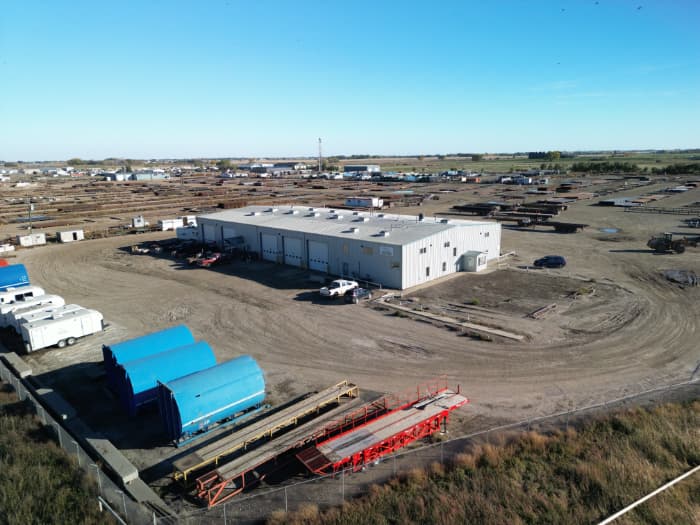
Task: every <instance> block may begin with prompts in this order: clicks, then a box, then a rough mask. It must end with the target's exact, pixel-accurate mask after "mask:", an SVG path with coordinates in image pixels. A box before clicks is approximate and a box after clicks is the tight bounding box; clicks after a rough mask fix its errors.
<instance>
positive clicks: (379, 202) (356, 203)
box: [345, 197, 384, 208]
mask: <svg viewBox="0 0 700 525" xmlns="http://www.w3.org/2000/svg"><path fill="white" fill-rule="evenodd" d="M345 205H346V206H351V207H353V208H381V207H382V206H384V199H380V198H379V197H348V198H347V199H345Z"/></svg>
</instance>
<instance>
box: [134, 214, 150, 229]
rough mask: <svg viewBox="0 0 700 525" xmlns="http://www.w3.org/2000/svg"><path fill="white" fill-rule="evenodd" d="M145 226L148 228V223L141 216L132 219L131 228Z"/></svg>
mask: <svg viewBox="0 0 700 525" xmlns="http://www.w3.org/2000/svg"><path fill="white" fill-rule="evenodd" d="M146 226H148V221H146V219H144V218H143V215H137V216H136V217H132V219H131V227H132V228H145V227H146Z"/></svg>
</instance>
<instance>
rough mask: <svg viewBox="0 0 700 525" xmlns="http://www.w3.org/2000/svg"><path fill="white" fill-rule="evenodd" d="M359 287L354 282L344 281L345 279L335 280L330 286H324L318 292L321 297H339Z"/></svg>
mask: <svg viewBox="0 0 700 525" xmlns="http://www.w3.org/2000/svg"><path fill="white" fill-rule="evenodd" d="M359 286H360V285H359V284H357V283H356V282H355V281H346V280H345V279H336V280H335V281H333V282H332V283H331V284H330V285H328V286H324V287H323V288H321V289H320V290H319V293H320V294H321V295H322V296H323V297H341V296H343V295H345V294H346V293H347V292H349V291H350V290H354V289H355V288H358V287H359Z"/></svg>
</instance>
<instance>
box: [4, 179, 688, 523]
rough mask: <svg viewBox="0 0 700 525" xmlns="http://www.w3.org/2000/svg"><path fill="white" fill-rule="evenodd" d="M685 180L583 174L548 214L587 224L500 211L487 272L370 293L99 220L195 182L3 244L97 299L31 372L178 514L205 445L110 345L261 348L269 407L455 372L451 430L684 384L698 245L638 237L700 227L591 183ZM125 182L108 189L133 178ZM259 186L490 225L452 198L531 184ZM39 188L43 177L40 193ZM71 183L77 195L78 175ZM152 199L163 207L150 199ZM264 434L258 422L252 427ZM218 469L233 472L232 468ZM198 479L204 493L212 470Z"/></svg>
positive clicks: (85, 297) (640, 188)
mask: <svg viewBox="0 0 700 525" xmlns="http://www.w3.org/2000/svg"><path fill="white" fill-rule="evenodd" d="M685 179H689V178H688V177H685V178H682V177H681V178H680V179H677V180H652V181H649V182H648V183H645V184H636V183H635V184H634V185H633V186H632V187H630V185H631V183H630V182H629V181H627V180H624V179H622V178H621V177H609V178H603V177H601V178H599V179H596V180H591V181H586V184H585V185H584V186H585V193H586V195H581V196H580V197H581V198H579V199H570V200H569V202H568V203H567V209H566V210H565V211H562V212H561V213H560V214H559V215H558V216H557V217H556V220H557V221H566V222H567V223H574V224H582V225H585V228H583V230H581V231H578V232H576V233H557V232H556V231H554V230H550V229H545V228H542V227H541V225H540V224H537V225H536V227H534V228H533V227H519V226H518V225H517V224H514V223H512V222H508V221H505V222H503V223H502V224H503V226H502V229H501V243H500V244H501V253H502V254H503V256H502V257H500V258H499V259H494V260H492V261H490V262H489V263H488V267H487V268H486V269H485V270H484V271H481V272H458V273H451V274H449V275H446V276H445V277H442V278H439V279H437V280H433V281H430V282H426V283H423V284H421V285H419V286H417V287H413V288H409V289H407V290H392V289H386V288H382V289H381V290H375V299H374V300H373V301H370V302H366V303H363V304H361V305H350V304H345V303H344V302H343V301H341V300H323V299H321V298H319V296H318V287H319V286H320V285H319V282H318V280H314V279H313V278H310V277H313V275H312V274H311V273H310V272H309V270H307V269H304V268H301V267H295V266H289V265H283V264H276V263H273V262H269V261H264V260H250V259H242V258H236V259H229V260H226V261H224V262H222V263H221V264H218V265H215V266H213V267H211V268H202V267H197V266H191V265H188V264H187V263H186V262H185V261H184V260H183V259H182V258H178V257H173V256H172V255H171V253H170V252H169V251H168V250H166V249H163V250H160V253H155V251H152V250H149V253H145V254H138V251H134V250H133V249H132V246H134V245H135V244H138V245H139V246H143V247H149V246H150V247H153V246H157V245H158V243H161V242H167V241H169V240H171V239H173V238H174V237H175V233H174V232H173V231H157V232H146V233H140V234H139V235H123V233H127V232H126V231H118V230H120V229H122V228H121V227H120V228H119V229H112V230H111V231H110V229H109V223H110V221H112V222H126V221H127V219H128V217H130V216H131V215H132V214H136V213H139V212H143V213H144V214H145V215H147V218H149V220H150V222H151V223H155V222H156V221H157V220H159V219H165V218H167V217H172V216H175V215H178V214H185V213H188V214H189V213H191V212H192V208H193V206H186V205H185V204H186V199H187V197H186V196H183V197H181V199H182V200H178V201H177V202H175V201H170V200H169V198H164V199H160V198H159V197H160V194H162V195H167V194H169V193H170V191H183V192H184V191H185V190H181V188H183V187H184V188H187V185H184V186H183V185H178V184H175V183H172V182H166V183H163V184H164V185H165V186H164V187H165V188H169V189H168V190H167V191H160V190H159V191H156V190H155V189H154V188H156V187H157V186H158V185H157V184H152V185H151V187H150V189H149V192H148V198H144V199H145V200H141V198H140V197H138V198H137V199H136V200H135V202H134V203H132V204H130V205H129V206H132V207H127V206H126V205H124V204H122V205H121V210H122V212H121V213H120V214H119V216H118V218H119V221H117V220H116V219H114V218H110V217H113V215H112V214H113V210H112V209H111V208H107V209H106V210H105V211H104V213H101V212H99V213H98V212H97V208H96V209H95V210H96V211H95V212H94V213H93V212H90V213H88V214H87V215H90V216H91V217H90V221H95V222H94V224H97V226H91V227H92V231H93V232H94V234H90V232H89V230H88V228H87V227H85V224H89V223H85V222H83V223H82V225H83V227H85V229H86V237H93V239H92V240H86V241H81V242H72V243H68V244H51V245H49V246H39V247H34V248H31V249H18V250H16V251H15V252H13V254H12V255H13V257H12V258H11V261H12V263H13V264H15V263H22V264H24V265H25V266H26V268H27V269H28V271H29V274H30V275H31V278H32V284H38V285H40V286H42V287H43V288H44V289H46V290H47V291H49V290H50V292H51V293H53V294H59V295H60V296H63V297H65V298H66V301H67V302H70V303H79V304H81V305H84V306H85V307H86V308H93V309H96V310H98V311H99V312H101V313H102V315H103V316H104V320H105V330H104V331H103V332H102V333H100V334H96V335H93V336H90V337H88V338H85V339H84V340H81V341H78V342H77V343H76V344H75V345H74V346H69V347H66V348H60V349H59V348H51V349H46V350H42V351H39V352H34V353H31V354H28V355H23V356H22V358H23V359H24V360H25V361H26V362H27V363H28V364H29V365H30V366H31V368H32V370H33V374H34V377H35V378H36V379H37V380H38V381H40V382H41V383H42V384H45V385H46V386H48V387H51V388H53V389H55V390H56V391H57V392H59V393H60V394H61V395H62V396H63V397H64V398H65V399H66V400H67V401H68V403H70V404H71V405H72V406H73V407H74V408H75V409H76V411H77V414H78V415H79V417H80V418H81V419H82V420H83V421H84V422H85V424H86V425H87V426H88V427H89V428H90V429H92V430H93V431H95V432H99V433H100V434H102V435H104V436H106V437H107V438H108V439H109V440H110V441H111V442H112V443H113V444H114V445H115V446H116V447H117V448H118V449H119V450H120V451H121V452H122V453H123V454H124V456H125V457H126V458H127V459H128V460H129V461H130V462H131V463H132V464H133V465H134V466H135V467H136V468H137V469H138V470H139V475H140V476H141V478H142V479H143V480H144V481H146V482H147V483H149V484H150V485H151V486H153V487H158V490H159V491H161V492H162V493H164V494H166V498H167V499H168V502H169V503H170V504H171V505H172V506H173V508H175V509H178V510H182V508H183V504H184V503H183V501H182V500H180V499H173V494H174V493H176V492H177V491H175V492H174V493H170V492H169V491H168V490H167V487H168V486H169V485H170V484H171V483H173V481H172V473H173V471H176V472H177V471H178V468H180V467H178V465H182V464H183V463H182V462H183V458H187V457H189V456H188V454H192V453H197V452H196V451H197V450H198V449H199V447H200V446H201V443H197V442H195V443H193V444H189V445H186V446H185V447H183V448H175V447H173V446H172V444H171V443H170V441H169V439H168V437H167V435H166V434H165V432H164V431H163V428H162V424H161V422H160V418H159V415H158V410H157V409H156V408H151V409H146V410H144V411H142V412H141V413H140V414H139V415H138V417H136V418H130V417H129V416H128V415H127V414H126V412H125V411H124V410H122V408H121V406H120V404H119V401H118V400H117V399H116V397H115V396H114V394H113V393H111V392H110V390H109V389H108V388H107V386H106V382H105V378H104V371H103V364H102V359H103V355H102V345H103V344H106V345H111V344H114V343H117V342H119V341H123V340H126V339H130V338H133V337H136V336H140V335H143V334H147V333H150V332H154V331H156V330H162V329H165V328H168V327H171V326H173V325H177V324H185V325H187V326H188V327H189V328H190V329H191V330H192V333H193V334H194V336H195V338H196V339H206V341H207V342H208V343H209V345H211V348H212V349H213V350H214V352H215V354H216V358H217V360H218V361H219V362H222V361H227V360H230V359H233V358H236V357H238V356H241V355H250V356H252V357H253V358H254V359H255V360H256V361H257V362H258V363H259V364H260V366H261V368H262V369H263V370H264V372H265V382H266V389H267V398H266V403H269V404H270V405H271V406H272V407H277V406H280V405H283V404H285V403H288V402H290V401H292V400H294V399H295V398H298V397H299V396H303V395H305V394H307V393H308V392H313V391H321V392H323V391H324V389H327V388H329V387H330V386H331V385H334V384H337V383H339V382H341V381H343V380H349V381H351V382H352V384H354V385H358V386H359V387H360V388H359V392H360V396H361V398H362V400H363V401H371V400H372V399H375V398H377V397H378V396H381V395H383V394H387V393H394V392H402V391H405V390H406V389H410V388H412V387H415V386H416V385H419V384H422V383H424V382H426V381H428V380H430V379H432V378H435V377H438V376H445V381H446V384H448V385H451V386H457V385H460V386H461V389H462V391H463V392H464V395H465V396H467V397H468V398H469V400H470V403H469V405H468V406H466V407H463V408H459V409H457V410H455V411H454V413H453V414H452V415H451V417H450V422H449V431H450V433H451V434H452V435H458V434H460V433H465V432H467V431H470V430H473V429H476V428H482V427H483V426H484V425H486V424H487V423H488V422H505V421H514V420H518V419H520V418H522V417H529V416H531V415H532V414H543V415H544V414H549V413H552V412H555V411H557V410H563V409H567V408H569V409H570V408H571V407H576V406H583V405H587V404H591V403H595V402H600V401H604V400H606V399H611V398H615V397H619V396H621V395H625V394H632V393H634V392H638V391H642V390H645V389H648V388H652V387H655V386H659V385H665V384H669V383H673V382H676V381H682V380H687V379H689V378H691V377H694V376H697V371H698V366H699V364H700V363H699V361H698V360H699V359H700V356H699V355H698V351H697V327H696V325H695V320H696V319H697V316H698V315H700V307H698V297H699V295H700V289H698V288H697V287H690V286H685V287H684V286H679V285H678V284H677V283H673V282H671V281H669V280H667V279H666V278H665V277H664V275H663V271H664V270H671V269H675V270H686V271H692V272H695V273H696V274H697V273H698V272H700V258H699V257H698V251H697V249H693V248H689V249H688V250H687V251H685V252H684V253H680V254H675V253H673V254H655V253H654V252H653V251H652V250H650V249H648V248H647V247H646V246H645V244H646V241H647V240H648V239H649V237H650V236H651V235H653V234H658V233H659V232H664V231H667V232H673V233H674V234H676V235H689V236H690V235H693V233H694V231H697V230H694V229H692V228H689V227H688V225H687V224H686V223H684V222H683V221H682V218H684V216H681V215H677V214H672V213H634V212H628V211H625V208H623V207H617V206H599V205H597V203H598V200H599V199H598V198H597V197H596V198H590V197H589V196H588V194H591V195H596V196H600V198H602V195H605V198H612V197H614V198H624V197H627V196H630V198H632V197H637V196H640V195H662V196H663V198H662V199H661V200H660V202H654V204H649V206H663V207H664V208H668V209H692V208H687V207H688V206H689V205H696V206H697V202H698V201H700V189H698V188H697V187H690V188H689V190H688V191H685V192H683V193H672V194H669V193H664V192H663V190H664V189H665V188H668V187H669V186H676V185H678V184H681V183H682V182H684V181H685ZM129 184H130V186H124V187H122V188H120V190H119V191H121V192H124V191H127V189H128V188H131V189H130V190H129V191H132V192H133V190H134V189H135V188H140V187H141V186H136V185H133V184H131V183H129ZM197 184H198V185H199V186H201V187H205V186H207V185H208V184H209V183H208V182H207V181H206V180H205V179H201V180H199V181H198V182H197ZM264 184H265V186H263V188H266V190H265V191H271V188H275V189H274V193H275V196H274V197H272V196H271V195H270V194H269V193H268V194H266V196H265V197H262V196H260V195H258V196H257V197H260V198H256V200H255V201H254V202H255V203H260V204H263V205H267V204H269V205H274V206H280V207H282V206H283V205H284V203H286V204H294V205H296V206H309V205H313V204H315V203H323V204H325V205H326V206H329V205H335V204H334V203H336V204H337V206H338V208H342V206H343V200H344V199H345V198H347V197H348V196H351V195H356V194H368V193H373V194H377V195H382V196H383V197H385V198H386V197H389V199H387V200H388V201H389V202H391V198H390V197H391V195H392V194H393V193H392V192H394V191H397V190H396V189H395V188H401V191H406V192H413V193H412V194H413V195H415V196H416V197H414V198H412V199H407V198H405V195H411V193H403V194H398V195H402V197H401V198H400V199H397V200H396V201H395V202H394V204H393V206H392V209H391V213H401V214H409V215H417V214H418V213H421V214H423V215H424V216H425V218H426V219H425V220H426V221H437V220H438V219H439V218H441V217H442V218H452V219H454V218H459V219H466V220H470V219H474V220H478V221H494V219H493V218H490V217H471V216H469V215H465V214H464V213H461V212H459V211H456V210H455V209H454V208H453V206H456V205H462V204H465V203H476V202H483V201H487V200H495V199H500V200H510V201H512V200H517V198H518V197H524V198H525V199H527V200H529V199H533V198H537V197H530V196H528V195H527V194H525V191H524V189H523V188H515V187H512V186H507V185H503V184H458V183H454V182H442V183H428V184H409V183H398V184H395V185H389V186H387V185H386V184H381V185H380V184H377V183H373V182H352V183H348V182H345V181H342V182H340V181H339V182H336V181H328V182H324V188H319V189H317V190H315V191H312V192H308V193H298V191H299V189H298V185H296V184H291V183H290V182H289V181H287V182H284V181H283V180H275V181H265V182H264ZM304 184H308V183H304ZM93 186H96V187H101V183H80V184H76V185H74V188H73V190H74V192H75V193H74V197H71V198H72V199H74V200H75V201H76V202H79V201H81V200H82V199H84V198H86V197H85V192H86V190H87V189H90V188H91V187H93ZM47 188H49V186H45V187H42V188H41V189H40V191H41V192H47V191H50V190H48V189H47ZM247 188H249V187H248V186H245V187H240V188H236V191H233V190H231V195H230V196H229V198H231V199H234V198H235V199H240V202H239V203H238V204H237V205H243V204H250V202H249V200H248V198H244V197H242V196H241V195H240V192H241V191H248V190H247ZM285 188H288V189H289V191H288V193H285V190H284V189H285ZM65 191H66V192H67V195H70V192H69V189H65ZM140 193H141V191H140V190H139V192H137V195H139V194H140ZM580 193H582V194H583V193H584V189H581V190H580ZM157 194H158V195H157ZM183 195H186V193H184V194H183ZM394 195H397V194H394ZM506 197H508V199H506ZM63 198H64V199H69V197H67V196H65V197H63ZM104 199H105V200H108V199H107V197H104ZM244 201H245V202H244ZM146 202H148V203H150V206H151V209H152V210H155V209H159V210H160V211H158V213H157V214H156V212H155V211H151V212H149V211H148V210H146V211H143V210H144V206H145V204H146ZM236 202H238V201H236ZM329 203H330V204H329ZM206 204H207V205H208V207H207V206H204V203H198V204H197V209H200V210H202V209H205V208H206V210H205V211H209V212H211V211H215V210H216V203H215V202H214V201H213V200H208V201H207V203H206ZM316 205H318V204H316ZM12 206H15V207H16V209H15V208H12V209H13V212H12V213H15V214H17V213H19V212H18V211H17V210H19V209H20V206H21V205H20V204H13V205H12ZM161 206H162V208H161ZM200 206H201V208H200ZM66 212H67V211H66V210H65V209H64V211H63V212H59V211H58V210H55V211H51V212H47V213H54V214H55V215H56V219H55V220H56V221H59V222H56V223H55V224H54V225H53V226H54V227H55V228H59V229H60V227H61V226H62V225H68V222H70V225H71V227H74V226H75V224H77V222H76V221H77V217H78V216H80V213H81V212H78V211H74V212H71V213H75V214H76V215H75V218H74V217H72V216H71V218H70V219H68V218H65V219H62V220H59V218H60V215H61V213H66ZM7 213H8V214H9V213H10V212H7ZM148 213H152V215H151V216H148ZM192 213H194V212H192ZM434 216H436V217H438V219H434V218H433V217H434ZM545 224H546V223H545ZM36 226H38V225H37V224H35V231H36ZM17 231H18V230H17V226H16V225H14V224H7V225H3V226H2V232H3V233H4V234H5V235H7V236H10V235H14V234H16V232H17ZM47 231H49V230H48V229H47ZM97 232H102V233H101V234H98V233H97ZM95 237H103V238H95ZM144 251H145V250H144ZM550 253H556V254H561V255H564V256H565V257H566V260H567V265H566V266H565V267H564V268H560V269H536V268H534V267H533V265H532V263H533V261H534V260H535V259H537V258H539V257H541V256H543V255H546V254H550ZM4 341H5V343H6V346H8V347H9V348H10V350H14V351H17V352H18V353H19V352H21V351H22V349H21V347H20V346H18V340H17V339H16V338H12V337H5V338H4ZM353 406H354V405H353ZM255 428H257V427H255ZM250 432H252V433H253V434H255V432H253V431H252V430H251V431H250ZM250 432H249V433H250ZM260 432H262V433H263V434H264V433H265V432H266V430H265V429H264V428H262V427H261V430H260ZM221 435H223V434H216V435H215V437H216V436H221ZM207 442H209V441H207ZM274 442H275V441H274V440H272V441H271V442H270V443H274ZM211 446H214V445H211ZM211 446H210V448H211ZM319 448H322V447H319ZM326 449H327V450H331V449H330V448H329V447H326ZM324 450H325V449H324ZM201 454H205V453H204V452H201ZM250 454H252V456H251V457H252V458H253V460H252V463H250V461H251V460H250V459H248V460H246V461H248V463H250V464H254V463H255V461H254V456H255V452H252V453H250ZM261 454H262V452H261ZM203 457H204V456H203ZM243 458H246V456H243ZM242 462H243V460H240V461H239V463H241V464H243V463H242ZM311 463H313V461H311ZM185 464H187V462H186V461H185ZM232 468H233V467H232ZM310 468H311V467H310ZM319 468H320V467H319ZM229 470H230V469H229ZM229 470H227V469H226V468H223V470H222V469H219V470H217V471H216V472H229ZM234 470H235V468H234ZM311 470H313V469H311ZM230 472H231V475H233V474H236V472H233V470H230ZM221 476H223V478H222V479H223V480H224V481H225V479H226V478H225V475H224V474H221ZM198 483H200V484H201V486H202V487H203V488H202V490H203V491H204V492H202V494H204V493H207V492H206V491H211V490H212V489H211V487H217V486H218V485H217V483H219V484H220V483H221V480H219V481H217V480H216V479H213V478H212V479H211V480H210V479H204V480H200V481H198ZM211 497H212V496H209V495H208V496H206V497H205V498H204V499H205V500H206V499H207V498H210V499H211ZM214 501H215V502H216V501H218V500H217V499H216V497H214ZM210 503H211V502H210Z"/></svg>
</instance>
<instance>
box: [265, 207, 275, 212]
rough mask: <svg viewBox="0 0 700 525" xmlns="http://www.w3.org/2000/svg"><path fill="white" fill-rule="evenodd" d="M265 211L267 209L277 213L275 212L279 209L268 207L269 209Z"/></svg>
mask: <svg viewBox="0 0 700 525" xmlns="http://www.w3.org/2000/svg"><path fill="white" fill-rule="evenodd" d="M265 211H266V212H267V213H275V212H276V211H278V210H277V208H268V209H266V210H265Z"/></svg>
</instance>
